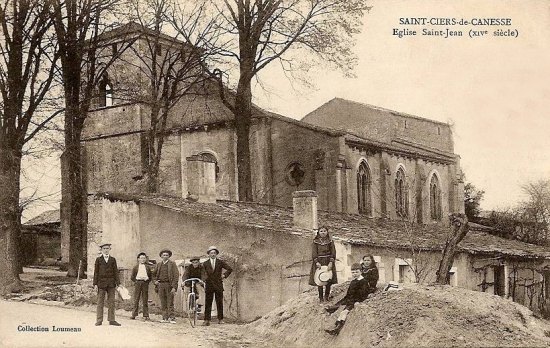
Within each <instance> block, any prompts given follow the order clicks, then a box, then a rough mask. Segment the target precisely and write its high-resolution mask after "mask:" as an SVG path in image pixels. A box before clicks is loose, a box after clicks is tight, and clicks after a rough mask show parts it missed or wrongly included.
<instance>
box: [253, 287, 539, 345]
mask: <svg viewBox="0 0 550 348" xmlns="http://www.w3.org/2000/svg"><path fill="white" fill-rule="evenodd" d="M346 288H347V284H346V283H344V284H341V285H337V286H335V287H334V291H333V293H334V295H335V300H336V299H338V298H339V297H341V296H343V293H344V291H345V289H346ZM337 315H338V312H337V313H335V314H333V315H332V316H331V315H328V314H327V313H326V312H325V311H324V308H323V307H322V306H320V305H319V303H318V300H317V299H316V295H315V293H314V292H313V291H312V292H309V293H305V294H303V295H300V296H299V297H297V298H296V299H294V300H292V301H289V302H287V303H286V304H284V305H283V306H281V307H278V308H276V309H274V310H273V311H271V312H270V313H268V314H266V315H265V316H264V317H262V318H261V319H259V320H257V321H255V322H253V323H251V324H248V327H250V329H251V330H252V331H255V332H257V333H258V335H259V336H260V337H264V338H267V339H270V340H271V341H272V342H277V343H278V344H280V345H288V346H292V347H308V346H331V347H549V346H550V323H549V322H548V321H546V320H543V319H540V318H537V317H535V316H534V315H533V313H532V312H531V311H530V310H529V309H527V308H526V307H524V306H521V305H519V304H517V303H514V302H512V301H511V300H509V299H503V298H501V297H499V296H496V295H491V294H487V293H482V292H477V291H470V290H465V289H461V288H455V287H451V286H422V285H413V284H411V285H410V286H406V287H405V288H403V289H402V290H399V291H389V292H377V293H376V294H373V296H372V297H371V298H369V299H367V300H366V301H365V302H363V303H360V304H356V305H355V308H354V309H353V310H352V311H351V312H350V314H349V316H348V319H347V321H346V324H345V326H344V328H343V329H342V331H341V332H340V335H338V336H336V337H333V336H330V335H328V334H327V333H325V332H324V329H325V328H329V327H332V326H333V324H334V322H335V318H336V317H337Z"/></svg>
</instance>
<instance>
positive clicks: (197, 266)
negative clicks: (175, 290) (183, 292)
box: [181, 256, 206, 312]
mask: <svg viewBox="0 0 550 348" xmlns="http://www.w3.org/2000/svg"><path fill="white" fill-rule="evenodd" d="M189 261H191V264H190V265H189V266H187V267H185V270H184V271H183V276H182V278H181V280H182V284H185V287H187V288H191V282H187V283H184V282H185V281H186V280H187V279H191V278H199V279H201V280H204V278H205V275H206V274H205V273H204V267H203V265H201V262H200V257H198V256H194V257H192V258H191V259H190V260H189ZM199 284H201V283H199ZM201 285H202V284H201ZM183 288H184V287H183V285H182V289H183ZM193 291H194V292H195V296H196V297H195V298H196V299H197V301H198V300H199V292H198V291H197V283H195V284H194V287H193ZM200 307H201V305H200V304H199V312H200Z"/></svg>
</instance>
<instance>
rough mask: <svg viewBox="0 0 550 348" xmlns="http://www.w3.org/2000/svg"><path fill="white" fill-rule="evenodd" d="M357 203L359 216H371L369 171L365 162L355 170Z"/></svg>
mask: <svg viewBox="0 0 550 348" xmlns="http://www.w3.org/2000/svg"><path fill="white" fill-rule="evenodd" d="M357 203H358V206H359V214H366V215H369V216H371V215H372V202H371V178H370V170H369V167H368V166H367V163H366V162H365V161H362V162H361V164H360V165H359V169H358V170H357Z"/></svg>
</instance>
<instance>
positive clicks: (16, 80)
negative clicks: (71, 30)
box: [0, 0, 57, 293]
mask: <svg viewBox="0 0 550 348" xmlns="http://www.w3.org/2000/svg"><path fill="white" fill-rule="evenodd" d="M49 10H50V8H49V4H48V3H47V2H46V3H44V2H43V1H39V0H20V1H16V0H7V1H4V2H3V3H2V4H1V5H0V23H1V25H0V30H1V33H2V35H1V42H0V94H1V99H0V129H1V133H0V269H2V271H3V276H2V277H1V280H0V292H2V293H5V292H9V291H11V290H13V289H15V288H17V287H18V285H19V272H20V269H21V267H20V262H19V256H18V255H19V249H20V245H19V241H20V227H21V226H20V225H21V211H20V208H19V194H20V189H21V188H20V175H21V158H22V156H23V147H24V146H25V144H26V143H27V142H28V141H29V140H30V139H32V138H33V137H34V136H35V135H36V134H37V133H38V132H40V130H41V129H42V128H43V126H44V125H45V124H47V123H48V122H49V121H50V120H51V119H52V118H53V117H55V115H56V114H53V115H51V116H47V117H43V118H40V120H38V117H37V115H38V114H39V111H40V109H39V108H40V106H41V104H42V103H43V101H44V100H45V99H46V98H47V95H48V91H49V89H50V86H51V84H52V81H53V76H54V66H55V60H56V59H57V56H56V55H55V45H54V43H53V42H52V40H51V38H50V37H49V29H50V27H51V24H52V22H51V17H50V15H49Z"/></svg>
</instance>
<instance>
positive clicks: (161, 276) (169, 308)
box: [155, 249, 180, 324]
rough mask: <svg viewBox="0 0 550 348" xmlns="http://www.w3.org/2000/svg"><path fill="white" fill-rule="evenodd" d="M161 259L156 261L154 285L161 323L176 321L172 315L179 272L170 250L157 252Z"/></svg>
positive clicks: (173, 322)
mask: <svg viewBox="0 0 550 348" xmlns="http://www.w3.org/2000/svg"><path fill="white" fill-rule="evenodd" d="M159 256H160V257H161V259H162V261H161V262H159V263H157V268H156V271H155V285H156V286H157V287H158V295H159V298H160V305H161V308H162V320H161V321H160V322H161V323H172V324H175V323H176V318H175V316H174V295H175V294H176V291H177V289H178V278H179V276H180V273H179V271H178V266H177V265H176V263H175V262H174V261H172V260H170V257H172V252H171V251H170V250H168V249H164V250H162V251H161V252H160V253H159Z"/></svg>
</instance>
